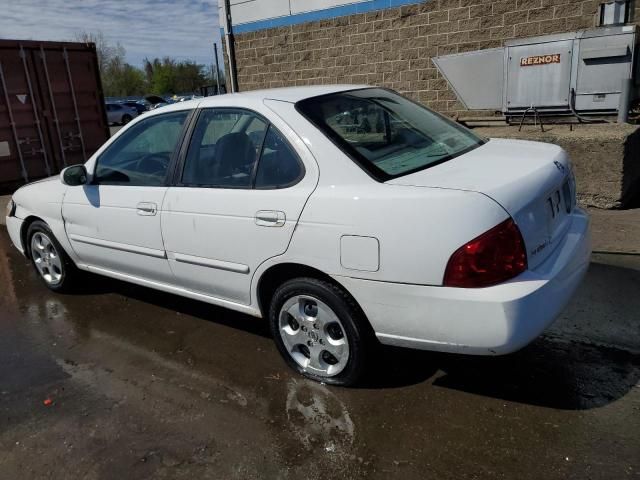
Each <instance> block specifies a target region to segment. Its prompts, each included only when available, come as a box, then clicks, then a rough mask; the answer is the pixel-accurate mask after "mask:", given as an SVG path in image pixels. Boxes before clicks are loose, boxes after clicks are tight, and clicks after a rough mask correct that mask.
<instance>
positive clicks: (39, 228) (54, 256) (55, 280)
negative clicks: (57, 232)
mask: <svg viewBox="0 0 640 480" xmlns="http://www.w3.org/2000/svg"><path fill="white" fill-rule="evenodd" d="M27 239H28V245H29V247H28V248H29V256H30V257H31V263H32V264H33V267H34V268H35V271H36V273H37V274H38V276H39V277H40V279H41V280H42V281H43V282H44V284H45V285H46V286H47V287H48V288H49V289H51V290H53V291H54V292H63V291H70V290H71V289H72V288H73V286H74V283H75V280H76V277H77V276H78V273H79V271H78V269H77V267H76V266H75V265H74V263H73V261H72V260H71V259H70V258H69V256H68V255H67V253H66V252H65V251H64V250H63V249H62V247H61V246H60V244H59V243H58V240H57V239H56V237H55V236H54V235H53V233H52V232H51V229H50V228H49V226H48V225H47V224H46V223H44V222H41V221H36V222H33V223H32V224H31V225H29V230H28V232H27Z"/></svg>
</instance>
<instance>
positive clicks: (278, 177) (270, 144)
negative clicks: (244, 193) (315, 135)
mask: <svg viewBox="0 0 640 480" xmlns="http://www.w3.org/2000/svg"><path fill="white" fill-rule="evenodd" d="M302 174H303V171H302V167H301V165H300V161H299V160H298V156H297V155H296V154H295V153H294V152H293V150H292V148H291V146H290V145H289V144H288V143H287V142H286V141H285V140H284V138H283V137H282V135H281V134H280V133H279V132H278V131H277V130H276V129H275V128H273V126H271V127H269V131H268V132H267V135H266V137H265V139H264V144H263V146H262V155H261V156H260V163H259V164H258V170H257V172H256V180H255V187H256V188H262V189H265V188H284V187H288V186H289V185H293V184H294V183H296V182H297V181H298V179H300V177H302Z"/></svg>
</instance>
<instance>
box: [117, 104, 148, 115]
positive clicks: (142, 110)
mask: <svg viewBox="0 0 640 480" xmlns="http://www.w3.org/2000/svg"><path fill="white" fill-rule="evenodd" d="M121 104H122V105H125V106H127V107H130V108H133V109H135V110H136V112H138V115H142V114H143V113H145V112H147V111H149V108H148V106H147V105H144V104H142V103H141V102H139V101H134V100H126V101H124V102H121Z"/></svg>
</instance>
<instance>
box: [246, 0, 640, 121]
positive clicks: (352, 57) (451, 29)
mask: <svg viewBox="0 0 640 480" xmlns="http://www.w3.org/2000/svg"><path fill="white" fill-rule="evenodd" d="M600 3H601V1H600V0H498V1H488V0H428V1H425V2H422V3H419V4H415V5H406V6H402V7H397V8H390V9H386V10H379V11H373V12H368V13H362V14H356V15H350V16H344V17H337V18H333V19H329V20H320V21H315V22H308V23H303V24H298V25H291V26H286V27H278V28H270V29H264V30H258V31H254V32H248V33H242V34H238V35H236V56H237V62H238V81H239V87H240V89H241V90H255V89H259V88H273V87H283V86H292V85H309V84H331V83H352V84H370V85H380V86H386V87H390V88H393V89H395V90H398V91H399V92H402V93H405V94H407V95H408V96H410V97H412V98H414V99H415V100H418V101H420V102H422V103H424V104H426V105H427V106H429V107H431V108H433V109H435V110H438V111H439V112H442V113H445V114H449V115H456V114H462V115H465V116H468V115H471V114H473V113H470V112H467V111H465V110H464V107H463V106H462V105H461V104H460V103H459V102H458V101H457V100H456V96H455V94H454V93H453V92H452V91H451V90H450V89H449V87H448V85H447V82H446V81H445V80H444V79H443V78H442V77H441V75H440V74H439V72H438V71H437V70H436V68H435V67H434V65H433V63H432V62H431V57H433V56H437V55H444V54H450V53H459V52H465V51H471V50H478V49H484V48H493V47H500V46H502V45H503V42H504V41H505V40H508V39H512V38H523V37H530V36H535V35H544V34H550V33H561V32H568V31H573V30H579V29H584V28H591V27H594V26H595V25H596V22H597V18H596V14H597V11H598V5H599V4H600ZM637 3H638V2H636V1H634V2H633V3H632V12H631V18H632V21H637V20H638V17H639V16H640V11H639V10H638V6H637ZM474 113H475V114H478V115H482V114H486V112H484V113H483V112H474Z"/></svg>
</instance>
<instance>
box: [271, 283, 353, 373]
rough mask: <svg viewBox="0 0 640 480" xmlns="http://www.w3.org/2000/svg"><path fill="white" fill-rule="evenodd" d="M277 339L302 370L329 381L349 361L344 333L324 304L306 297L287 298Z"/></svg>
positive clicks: (280, 316)
mask: <svg viewBox="0 0 640 480" xmlns="http://www.w3.org/2000/svg"><path fill="white" fill-rule="evenodd" d="M279 327H280V329H279V331H280V337H281V339H282V341H283V343H284V346H285V347H286V349H287V352H288V353H289V355H290V356H291V358H293V360H294V361H295V362H296V363H297V364H298V365H299V366H300V367H302V368H303V369H304V370H306V371H309V372H310V373H313V374H315V375H318V376H322V377H333V376H335V375H338V374H339V373H340V372H342V371H343V370H344V368H345V367H346V366H347V363H348V361H349V342H348V339H347V336H346V330H345V328H344V326H343V325H342V323H341V322H340V319H339V318H338V316H337V315H336V314H335V312H334V311H333V310H332V309H331V307H329V306H328V305H327V304H326V303H324V302H322V301H321V300H318V299H317V298H314V297H312V296H307V295H295V296H293V297H291V298H289V299H288V300H287V301H286V302H285V303H284V304H283V305H282V308H281V309H280V313H279Z"/></svg>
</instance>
